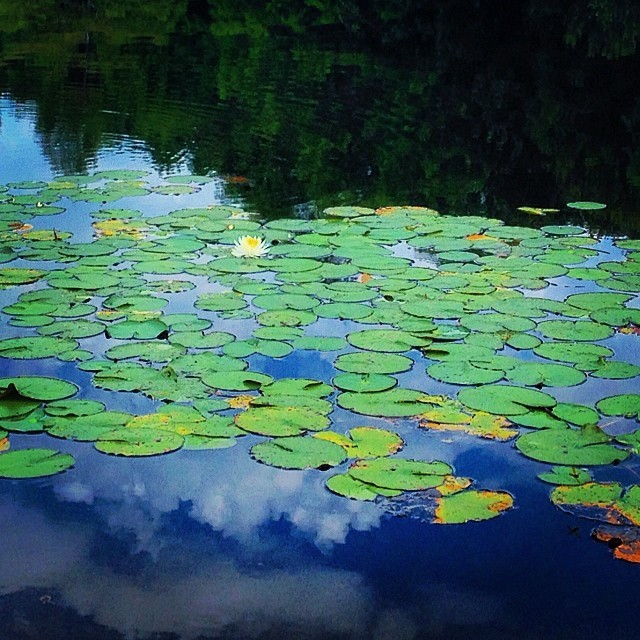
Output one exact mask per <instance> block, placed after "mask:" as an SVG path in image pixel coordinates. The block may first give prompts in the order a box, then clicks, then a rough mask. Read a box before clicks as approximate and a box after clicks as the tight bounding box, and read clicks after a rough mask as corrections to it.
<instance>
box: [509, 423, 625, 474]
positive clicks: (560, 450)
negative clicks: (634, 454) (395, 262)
mask: <svg viewBox="0 0 640 640" xmlns="http://www.w3.org/2000/svg"><path fill="white" fill-rule="evenodd" d="M611 441H612V438H611V437H610V436H608V435H607V434H606V433H604V432H603V431H601V430H599V429H598V428H588V427H584V428H582V429H541V430H539V431H533V432H531V433H527V434H525V435H522V436H520V437H519V438H518V440H516V447H517V449H518V450H519V451H520V452H521V453H523V454H524V455H525V456H527V457H529V458H533V459H534V460H540V461H541V462H549V463H551V464H566V465H577V466H589V465H605V464H613V463H616V462H619V461H621V460H624V459H625V458H627V457H628V456H629V452H628V451H623V450H622V449H618V448H616V447H614V446H611V444H610V443H611Z"/></svg>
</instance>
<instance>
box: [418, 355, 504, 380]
mask: <svg viewBox="0 0 640 640" xmlns="http://www.w3.org/2000/svg"><path fill="white" fill-rule="evenodd" d="M427 373H428V374H429V375H430V376H431V377H432V378H434V379H436V380H439V381H440V382H447V383H449V384H471V385H475V384H490V383H492V382H497V381H498V380H501V379H502V378H503V377H504V371H502V370H492V369H483V368H480V367H476V366H475V365H473V364H472V363H471V362H465V361H458V360H451V361H449V360H447V361H444V362H438V363H436V364H432V365H431V366H429V367H427Z"/></svg>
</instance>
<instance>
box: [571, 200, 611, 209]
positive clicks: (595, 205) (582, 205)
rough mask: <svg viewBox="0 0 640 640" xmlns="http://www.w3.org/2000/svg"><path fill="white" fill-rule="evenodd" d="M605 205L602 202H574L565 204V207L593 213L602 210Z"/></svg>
mask: <svg viewBox="0 0 640 640" xmlns="http://www.w3.org/2000/svg"><path fill="white" fill-rule="evenodd" d="M606 206H607V205H606V204H603V203H602V202H588V201H575V202H567V207H569V208H571V209H580V210H581V211H595V210H597V209H604V208H605V207H606Z"/></svg>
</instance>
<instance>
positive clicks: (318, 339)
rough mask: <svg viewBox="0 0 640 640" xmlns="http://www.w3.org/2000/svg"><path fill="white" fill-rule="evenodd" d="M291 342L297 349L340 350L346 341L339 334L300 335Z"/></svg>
mask: <svg viewBox="0 0 640 640" xmlns="http://www.w3.org/2000/svg"><path fill="white" fill-rule="evenodd" d="M254 335H255V333H254ZM291 344H292V346H293V348H294V349H298V350H309V351H341V350H342V349H344V348H345V347H346V346H347V344H348V343H347V341H346V340H345V339H344V338H342V337H339V336H301V337H299V338H294V339H293V342H292V343H291Z"/></svg>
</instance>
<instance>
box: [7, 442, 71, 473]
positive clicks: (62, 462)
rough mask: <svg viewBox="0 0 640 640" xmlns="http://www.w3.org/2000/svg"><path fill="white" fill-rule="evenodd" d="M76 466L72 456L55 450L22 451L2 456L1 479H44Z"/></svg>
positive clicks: (9, 452)
mask: <svg viewBox="0 0 640 640" xmlns="http://www.w3.org/2000/svg"><path fill="white" fill-rule="evenodd" d="M74 464H75V460H74V458H73V456H72V455H70V454H68V453H61V452H60V451H56V450H55V449H20V450H17V451H8V452H6V453H2V454H0V478H14V479H18V478H42V477H45V476H52V475H55V474H57V473H62V472H63V471H66V470H67V469H70V468H71V467H72V466H73V465H74Z"/></svg>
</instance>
